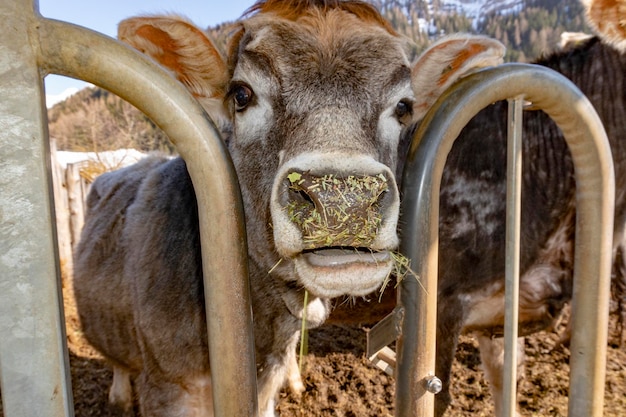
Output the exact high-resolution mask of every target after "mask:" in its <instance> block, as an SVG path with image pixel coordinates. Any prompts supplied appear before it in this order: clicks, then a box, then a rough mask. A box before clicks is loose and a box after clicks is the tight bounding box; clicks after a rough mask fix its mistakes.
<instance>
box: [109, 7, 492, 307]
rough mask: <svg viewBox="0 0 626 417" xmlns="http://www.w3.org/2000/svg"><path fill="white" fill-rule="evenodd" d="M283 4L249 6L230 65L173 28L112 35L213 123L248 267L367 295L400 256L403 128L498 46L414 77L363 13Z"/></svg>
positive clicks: (125, 25) (194, 32) (375, 21)
mask: <svg viewBox="0 0 626 417" xmlns="http://www.w3.org/2000/svg"><path fill="white" fill-rule="evenodd" d="M270 3H271V4H270ZM274 3H275V4H276V5H278V4H280V7H277V6H276V7H274V8H272V7H271V5H272V4H274ZM288 3H289V2H266V3H260V4H258V5H257V6H256V11H257V13H256V14H252V16H251V17H250V18H248V19H246V20H244V21H242V22H241V23H240V24H239V26H238V27H237V29H236V30H235V31H234V33H235V34H234V36H233V39H232V41H231V44H230V48H229V54H228V58H227V59H223V58H222V55H221V54H220V53H219V52H218V50H217V48H216V47H215V46H214V45H213V44H212V42H211V41H210V40H209V39H208V38H207V37H206V35H205V34H204V33H203V32H202V31H200V30H199V29H197V28H195V27H194V26H193V25H191V24H190V23H189V22H187V21H185V20H182V19H180V18H176V17H141V18H136V19H129V20H126V21H124V22H122V23H121V24H120V32H119V35H120V38H121V39H122V40H124V41H126V42H128V43H130V44H131V45H133V46H135V47H136V48H138V49H139V50H141V51H143V52H145V53H147V54H149V55H151V56H152V57H154V58H156V59H157V60H158V61H159V62H161V63H162V64H164V65H165V66H167V67H168V68H169V69H170V70H172V71H173V72H174V74H175V75H176V76H177V77H178V78H179V79H180V80H181V81H182V82H183V83H185V84H186V85H187V87H188V88H189V89H190V91H191V92H192V93H193V94H194V95H195V96H196V97H198V99H199V100H200V102H201V103H202V104H203V106H204V107H205V109H206V110H207V111H208V112H209V113H210V114H211V116H212V117H213V118H214V120H216V121H217V123H218V124H219V125H220V126H221V130H222V132H223V135H224V137H225V139H226V141H227V144H228V147H229V150H230V153H231V156H232V159H233V162H234V164H235V167H236V170H237V173H238V176H239V181H240V186H241V190H242V195H243V199H244V206H245V211H246V223H247V224H246V226H247V231H248V243H249V253H250V257H251V261H252V262H255V263H256V265H257V266H258V267H259V268H260V269H261V270H265V271H268V272H270V271H271V274H272V275H275V276H279V277H280V278H282V279H284V280H287V281H295V282H297V283H298V284H299V285H302V286H304V287H305V288H307V289H308V290H309V291H310V292H311V293H313V294H315V295H317V296H321V297H336V296H340V295H365V294H367V293H370V292H372V291H374V290H375V289H376V288H378V287H379V286H380V284H381V283H382V282H383V280H384V279H385V278H386V277H387V276H388V275H389V274H390V272H391V270H392V267H393V260H392V257H391V255H390V252H391V251H393V250H394V249H395V248H396V247H397V245H398V238H397V233H396V228H397V221H398V214H399V193H398V189H397V185H396V181H395V179H394V175H393V173H394V172H395V168H396V164H397V148H398V141H399V137H400V133H401V131H402V129H403V128H404V127H406V126H407V125H408V124H410V123H412V122H414V121H415V120H416V119H419V118H420V117H421V116H422V115H423V114H424V112H425V109H427V108H428V107H429V105H430V104H431V103H432V102H433V101H434V100H435V99H436V98H437V97H438V95H439V93H440V92H441V91H442V90H443V89H444V88H446V87H447V86H448V85H449V84H450V83H451V82H452V81H454V80H456V79H457V78H458V76H460V75H461V74H462V73H464V72H467V68H466V67H464V66H463V65H464V64H465V63H467V62H470V61H472V60H474V61H472V62H474V63H473V64H472V65H471V67H472V68H475V67H476V66H477V65H476V64H475V62H476V60H475V58H476V57H477V56H480V57H485V56H486V57H488V59H487V60H486V61H485V60H482V61H480V62H481V64H485V63H486V64H492V63H494V59H496V60H499V59H500V58H501V53H502V49H501V47H500V46H499V44H495V43H494V42H493V41H490V40H487V39H484V38H470V39H467V38H463V39H462V40H459V39H455V40H454V41H450V42H449V43H447V44H446V43H442V44H440V45H439V46H438V47H437V49H435V50H431V51H430V52H429V54H428V55H427V56H428V59H426V60H424V61H422V62H420V63H419V65H416V66H414V67H413V68H412V67H411V66H410V65H409V62H408V61H407V57H406V54H405V52H404V49H403V40H402V39H401V38H400V37H399V36H397V35H395V34H394V33H393V31H392V30H391V29H390V28H389V27H388V26H387V25H386V24H385V23H384V21H382V20H381V19H380V17H379V16H378V14H377V13H376V12H375V11H374V9H372V8H371V7H370V6H367V5H364V4H363V3H349V2H346V3H339V5H336V6H332V7H330V6H329V7H326V8H318V7H309V8H305V9H302V8H301V7H300V8H298V7H295V6H294V7H293V8H289V7H286V6H285V4H288ZM294 3H299V2H294ZM341 5H344V6H345V5H352V6H350V7H344V6H341ZM493 57H495V58H493ZM423 77H428V78H429V79H430V83H427V82H426V81H425V80H423V79H422V78H423ZM424 85H426V87H424ZM420 89H422V90H424V91H418V90H420Z"/></svg>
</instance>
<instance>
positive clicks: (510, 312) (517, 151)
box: [502, 96, 523, 417]
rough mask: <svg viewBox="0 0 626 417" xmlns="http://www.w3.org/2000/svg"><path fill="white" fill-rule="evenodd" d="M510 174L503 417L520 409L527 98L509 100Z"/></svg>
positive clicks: (512, 415) (508, 170)
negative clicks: (519, 328)
mask: <svg viewBox="0 0 626 417" xmlns="http://www.w3.org/2000/svg"><path fill="white" fill-rule="evenodd" d="M508 102H509V110H508V131H507V172H506V182H507V185H506V248H505V251H506V265H505V275H504V276H505V278H504V282H505V289H504V299H505V302H504V379H503V386H504V389H503V396H504V398H503V407H504V408H503V414H502V417H504V416H508V417H515V415H516V408H517V395H516V394H517V323H518V321H519V320H518V316H519V264H520V218H521V212H522V210H521V201H522V199H521V197H522V107H523V97H521V96H518V97H516V98H515V99H510V100H508Z"/></svg>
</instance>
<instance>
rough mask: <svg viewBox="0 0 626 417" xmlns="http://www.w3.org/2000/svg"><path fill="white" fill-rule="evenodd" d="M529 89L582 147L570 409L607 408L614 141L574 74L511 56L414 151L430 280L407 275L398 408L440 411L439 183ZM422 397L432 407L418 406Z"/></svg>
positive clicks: (415, 210) (412, 244)
mask: <svg viewBox="0 0 626 417" xmlns="http://www.w3.org/2000/svg"><path fill="white" fill-rule="evenodd" d="M522 94H523V95H524V96H525V97H526V98H527V99H528V100H530V101H532V102H533V104H535V105H536V106H537V107H539V108H540V109H543V110H544V111H545V112H546V113H547V114H548V115H549V116H550V117H551V118H552V119H553V120H554V121H555V122H556V124H557V125H558V126H559V127H560V128H561V130H562V131H563V134H564V136H565V139H566V142H567V144H568V146H569V148H570V151H571V154H572V159H573V162H574V167H575V178H576V182H577V188H576V200H577V215H576V254H575V261H574V293H573V301H572V307H573V323H572V325H573V327H572V345H571V352H572V357H571V360H570V366H571V368H570V369H571V374H570V375H571V376H570V395H569V416H570V417H577V416H600V415H601V414H602V404H603V401H604V398H603V397H604V396H603V393H604V376H605V364H606V341H607V326H608V300H609V298H608V296H609V284H610V265H611V244H612V241H611V236H612V230H613V210H614V198H615V197H614V193H615V189H614V188H615V185H614V184H615V179H614V172H613V161H612V159H611V152H610V148H609V145H608V139H607V138H606V133H605V132H604V129H603V127H602V123H601V122H600V119H599V118H598V115H597V113H596V112H595V110H594V109H593V107H592V106H591V104H590V103H589V101H588V100H587V99H586V98H585V97H584V95H583V94H582V93H581V92H580V91H579V90H578V88H577V87H576V86H575V85H574V84H572V83H571V82H570V81H569V80H567V79H566V78H565V77H563V76H561V75H560V74H558V73H556V72H555V71H552V70H549V69H547V68H545V67H540V66H535V65H527V64H505V65H501V66H499V67H496V68H491V69H489V70H484V71H480V72H477V73H475V74H473V75H470V76H468V77H466V78H464V79H463V80H461V81H460V82H459V83H458V84H457V85H456V87H455V88H452V89H449V90H448V91H447V92H446V93H444V94H443V96H442V97H441V98H440V99H439V100H438V101H437V103H436V104H435V106H433V108H432V109H431V111H430V112H429V113H428V114H427V115H426V117H425V119H424V121H423V122H422V123H421V125H420V128H419V129H418V131H417V132H416V134H415V137H414V139H413V143H412V145H411V148H410V150H409V153H408V159H407V163H406V168H405V172H404V179H403V195H404V202H403V209H402V213H403V218H402V221H401V224H403V225H404V226H403V236H404V237H403V240H402V243H401V251H402V253H403V254H405V255H406V256H408V257H409V258H410V259H412V260H413V262H412V268H413V270H414V271H416V273H417V274H418V275H419V277H420V280H421V283H422V285H413V284H414V282H413V280H410V279H405V280H403V282H402V283H401V289H400V291H401V294H400V302H401V303H402V304H403V307H404V308H405V311H406V315H405V321H404V323H403V325H402V335H401V337H400V338H399V339H398V376H397V379H396V383H397V388H396V415H398V416H432V415H433V409H432V407H430V404H432V399H429V398H424V397H432V394H429V393H428V392H427V391H426V390H425V389H424V386H425V384H426V383H427V381H428V380H429V379H430V377H431V375H432V374H433V372H434V369H435V355H434V350H435V343H434V340H435V335H434V334H433V333H434V328H435V326H434V325H433V324H431V323H428V321H430V320H433V321H434V320H435V314H434V313H433V312H434V311H436V294H434V293H436V288H437V257H438V249H437V246H438V243H439V242H438V240H439V238H438V219H439V190H440V185H441V176H442V174H443V168H444V166H445V161H446V157H447V155H448V153H449V152H450V149H451V148H452V144H453V143H454V140H455V139H456V138H457V136H458V135H459V133H460V132H461V130H462V128H463V127H464V126H465V125H466V124H467V122H468V121H469V120H470V119H471V118H472V117H474V116H475V115H476V114H477V113H478V111H480V110H481V109H482V108H484V107H487V106H488V105H489V104H491V103H493V102H496V101H499V100H505V99H507V98H510V97H517V96H519V95H522ZM429 293H430V295H429ZM433 298H434V300H433ZM418 303H419V304H418ZM422 303H428V305H422ZM418 342H419V343H418ZM422 348H423V349H422ZM421 404H427V406H428V408H427V409H425V410H420V409H418V405H421Z"/></svg>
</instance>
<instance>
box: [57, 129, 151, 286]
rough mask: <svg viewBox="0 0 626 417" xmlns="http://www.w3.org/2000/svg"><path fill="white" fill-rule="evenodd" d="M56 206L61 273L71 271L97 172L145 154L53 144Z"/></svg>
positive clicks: (134, 160) (107, 169)
mask: <svg viewBox="0 0 626 417" xmlns="http://www.w3.org/2000/svg"><path fill="white" fill-rule="evenodd" d="M50 147H51V149H50V157H51V169H52V182H53V190H54V208H55V217H56V227H57V238H58V246H59V259H60V265H61V273H62V276H63V277H64V278H67V277H70V276H71V272H72V269H73V268H72V267H73V264H72V258H73V249H74V247H75V246H76V244H77V243H78V241H79V240H80V233H81V231H82V229H83V224H84V218H85V204H86V201H87V193H88V192H89V186H90V185H91V183H92V182H93V180H94V179H95V178H96V177H97V175H99V174H101V173H103V172H106V171H112V170H114V169H117V168H121V167H123V166H126V165H129V164H131V163H134V162H136V161H137V160H139V159H140V158H142V157H143V156H145V155H144V154H142V153H140V152H138V151H135V150H132V149H123V150H120V151H112V152H98V153H95V152H85V153H79V152H62V151H57V150H56V145H55V143H54V141H51V145H50Z"/></svg>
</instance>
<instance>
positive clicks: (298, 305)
mask: <svg viewBox="0 0 626 417" xmlns="http://www.w3.org/2000/svg"><path fill="white" fill-rule="evenodd" d="M282 298H283V301H284V302H285V305H286V306H287V308H288V309H289V312H290V313H291V314H292V315H293V316H294V317H296V318H298V319H302V312H303V310H304V308H303V307H302V306H303V304H304V291H286V292H284V293H283V294H282ZM310 298H312V299H311V301H309V303H308V304H307V309H306V319H307V322H308V326H309V328H313V327H317V326H319V325H321V324H322V323H324V321H325V320H326V319H327V318H328V315H329V314H330V311H328V309H327V308H326V306H325V305H324V302H323V301H322V300H320V299H319V298H317V297H310Z"/></svg>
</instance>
